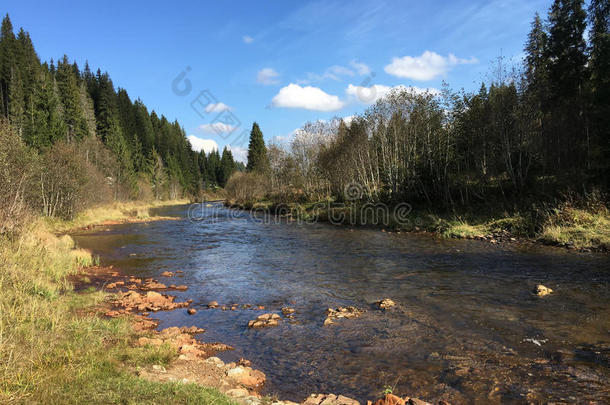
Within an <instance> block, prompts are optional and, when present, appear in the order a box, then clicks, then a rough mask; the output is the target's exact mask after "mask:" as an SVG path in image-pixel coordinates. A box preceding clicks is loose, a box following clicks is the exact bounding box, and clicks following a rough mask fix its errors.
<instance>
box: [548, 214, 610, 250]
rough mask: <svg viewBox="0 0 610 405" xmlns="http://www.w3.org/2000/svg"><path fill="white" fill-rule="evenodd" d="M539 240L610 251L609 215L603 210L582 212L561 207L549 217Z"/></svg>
mask: <svg viewBox="0 0 610 405" xmlns="http://www.w3.org/2000/svg"><path fill="white" fill-rule="evenodd" d="M540 239H541V240H543V241H545V242H547V243H557V244H568V245H572V246H574V247H575V248H579V249H583V248H588V249H590V248H593V249H602V250H610V215H609V213H608V210H607V209H605V208H600V209H596V210H583V209H578V208H574V207H570V206H565V207H562V208H561V209H557V210H556V211H555V212H554V213H553V215H551V216H550V217H549V220H548V222H547V224H546V225H545V226H544V228H543V231H542V233H541V235H540Z"/></svg>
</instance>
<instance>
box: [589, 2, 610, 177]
mask: <svg viewBox="0 0 610 405" xmlns="http://www.w3.org/2000/svg"><path fill="white" fill-rule="evenodd" d="M589 20H590V22H591V36H590V38H591V50H590V58H589V73H590V79H589V80H590V87H591V93H592V100H591V102H592V105H591V118H592V121H593V125H592V126H593V135H594V137H595V140H594V142H593V144H594V146H595V148H594V149H595V150H594V151H593V155H594V156H593V158H594V160H595V161H597V162H599V167H597V168H596V169H597V170H599V171H600V173H601V174H604V175H605V176H607V177H610V135H609V132H608V131H609V129H608V128H609V127H610V2H608V1H607V0H592V1H591V5H590V6H589ZM608 181H610V180H608Z"/></svg>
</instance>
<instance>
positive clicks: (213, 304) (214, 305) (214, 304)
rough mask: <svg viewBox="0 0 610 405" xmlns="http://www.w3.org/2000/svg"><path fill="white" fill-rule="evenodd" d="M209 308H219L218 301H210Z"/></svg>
mask: <svg viewBox="0 0 610 405" xmlns="http://www.w3.org/2000/svg"><path fill="white" fill-rule="evenodd" d="M208 308H218V302H216V301H210V302H208Z"/></svg>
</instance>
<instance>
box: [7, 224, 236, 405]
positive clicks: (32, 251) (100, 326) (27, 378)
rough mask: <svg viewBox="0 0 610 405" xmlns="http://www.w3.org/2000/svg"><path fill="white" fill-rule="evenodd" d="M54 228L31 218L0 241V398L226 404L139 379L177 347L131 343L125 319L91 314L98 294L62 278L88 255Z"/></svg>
mask: <svg viewBox="0 0 610 405" xmlns="http://www.w3.org/2000/svg"><path fill="white" fill-rule="evenodd" d="M55 229H56V228H49V227H48V226H47V225H45V223H44V222H37V223H36V224H33V225H31V226H30V227H29V228H27V229H25V230H24V231H23V233H22V234H21V236H20V237H18V238H16V239H11V240H9V239H0V291H1V292H2V293H1V294H0V359H1V361H0V403H3V404H4V403H54V404H71V403H73V404H81V403H103V404H107V403H125V404H131V403H134V404H135V403H151V404H155V403H159V404H161V403H163V404H168V403H169V404H173V403H202V404H212V403H214V404H221V405H222V404H230V403H232V402H231V401H230V400H229V399H228V398H227V397H225V396H223V395H222V394H220V392H218V391H216V390H213V389H208V388H203V387H200V386H197V385H193V384H180V383H175V384H174V383H158V382H150V381H144V380H142V379H140V378H138V377H137V376H136V374H135V371H136V370H137V369H138V368H139V367H144V366H147V365H151V364H161V365H167V364H169V363H170V362H171V361H172V360H173V359H174V358H175V357H176V356H177V353H176V352H175V350H174V349H172V348H171V347H169V346H161V347H133V345H132V342H133V341H134V340H135V339H136V337H137V336H136V334H135V332H134V331H133V329H132V327H131V324H130V323H129V321H128V320H126V319H106V318H102V317H100V316H99V315H98V314H96V313H95V311H94V309H93V308H95V306H96V305H99V304H100V303H101V302H102V301H103V300H104V299H105V297H106V294H105V293H102V292H99V291H88V292H86V293H78V294H77V293H75V292H73V290H72V286H71V285H70V283H69V282H68V281H67V278H66V277H67V276H68V275H70V274H73V273H75V272H76V271H78V270H79V268H80V267H81V266H85V265H89V264H91V263H94V262H95V259H94V258H92V257H91V255H90V254H89V253H88V252H87V251H85V250H79V249H74V242H73V240H72V238H70V237H69V236H61V237H57V236H55V235H54V234H53V232H52V231H55Z"/></svg>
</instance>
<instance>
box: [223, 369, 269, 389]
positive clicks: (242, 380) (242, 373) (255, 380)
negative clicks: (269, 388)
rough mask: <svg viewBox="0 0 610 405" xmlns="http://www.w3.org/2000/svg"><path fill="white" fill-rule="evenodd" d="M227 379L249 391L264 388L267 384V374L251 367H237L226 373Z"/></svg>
mask: <svg viewBox="0 0 610 405" xmlns="http://www.w3.org/2000/svg"><path fill="white" fill-rule="evenodd" d="M226 374H227V377H229V378H231V379H232V380H233V381H235V382H237V383H238V384H241V385H243V386H245V387H246V388H249V389H254V388H258V387H260V386H262V385H263V384H264V383H265V379H266V377H265V374H264V373H263V372H262V371H259V370H254V369H252V368H251V367H244V366H237V367H233V368H231V369H229V370H227V372H226Z"/></svg>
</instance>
